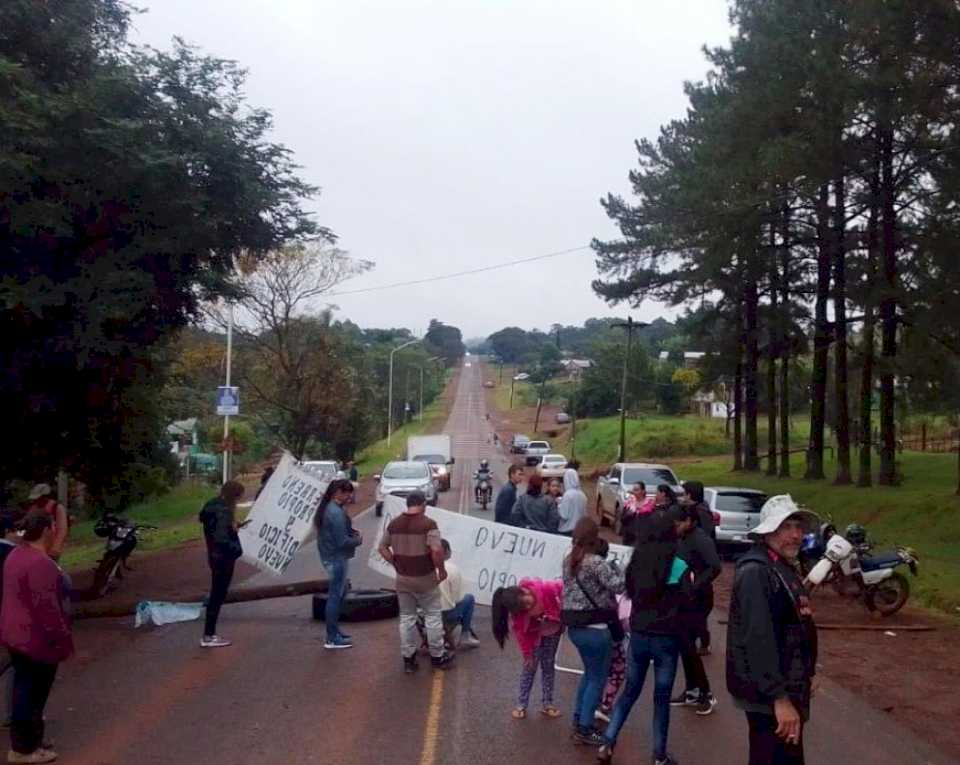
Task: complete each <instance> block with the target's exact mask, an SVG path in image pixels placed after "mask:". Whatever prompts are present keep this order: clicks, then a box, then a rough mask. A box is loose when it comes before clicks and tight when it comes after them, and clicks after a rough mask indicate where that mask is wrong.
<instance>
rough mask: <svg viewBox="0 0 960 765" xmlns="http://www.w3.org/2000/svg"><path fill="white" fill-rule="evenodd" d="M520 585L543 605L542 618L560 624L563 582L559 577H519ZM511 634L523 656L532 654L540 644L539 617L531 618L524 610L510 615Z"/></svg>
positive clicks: (528, 656) (526, 656)
mask: <svg viewBox="0 0 960 765" xmlns="http://www.w3.org/2000/svg"><path fill="white" fill-rule="evenodd" d="M519 584H520V586H521V587H523V588H525V589H527V590H530V591H531V592H532V593H533V594H534V597H536V599H537V602H538V603H540V604H542V605H543V616H542V619H543V620H547V621H551V622H556V623H557V625H559V624H560V608H561V605H562V603H563V582H562V581H561V580H560V579H550V580H545V579H521V580H520V582H519ZM510 621H511V625H510V626H511V628H512V629H513V636H514V637H515V638H516V640H517V645H518V646H520V652H521V653H522V654H523V655H524V658H530V657H531V656H533V652H534V651H535V650H536V649H537V646H538V645H540V637H541V634H542V633H541V626H542V625H541V618H537V619H531V618H530V616H529V614H528V613H527V612H526V611H521V612H520V613H517V614H512V615H511V617H510Z"/></svg>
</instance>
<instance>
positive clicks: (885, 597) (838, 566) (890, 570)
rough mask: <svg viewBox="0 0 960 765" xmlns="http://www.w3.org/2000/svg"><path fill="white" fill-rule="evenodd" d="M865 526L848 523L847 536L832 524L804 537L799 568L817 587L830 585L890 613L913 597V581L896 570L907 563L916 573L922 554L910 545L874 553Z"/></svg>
mask: <svg viewBox="0 0 960 765" xmlns="http://www.w3.org/2000/svg"><path fill="white" fill-rule="evenodd" d="M872 549H873V546H872V545H871V544H870V543H869V541H868V539H867V532H866V529H864V528H863V526H861V525H860V524H857V523H852V524H850V525H849V526H847V528H846V531H845V532H844V535H843V536H841V535H840V534H838V533H837V532H836V530H835V529H834V527H833V525H832V524H830V523H825V524H823V525H822V526H821V527H820V529H819V530H818V531H816V532H812V533H810V534H807V535H806V536H805V537H804V541H803V546H802V547H801V551H800V567H801V569H802V570H803V571H804V574H805V575H806V577H807V582H808V583H810V584H813V585H814V586H817V585H820V584H830V585H831V586H832V587H833V588H834V590H836V592H837V594H838V595H841V596H843V597H850V598H859V599H862V600H863V602H864V604H865V605H866V607H867V608H868V609H870V610H871V611H877V612H878V613H880V614H881V615H883V616H891V615H892V614H895V613H896V612H897V611H899V610H900V609H901V608H903V606H904V605H905V604H906V602H907V599H908V598H909V597H910V582H909V580H908V579H907V578H906V577H905V576H904V575H903V574H901V573H900V572H899V571H897V570H896V569H897V568H899V567H900V566H907V567H908V568H909V569H910V573H911V574H913V575H914V576H916V575H917V564H918V560H919V556H918V555H917V553H916V552H915V551H914V550H912V549H910V548H909V547H897V548H896V549H894V550H890V551H887V552H882V553H876V554H874V553H872V552H871V550H872Z"/></svg>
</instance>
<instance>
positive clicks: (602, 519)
mask: <svg viewBox="0 0 960 765" xmlns="http://www.w3.org/2000/svg"><path fill="white" fill-rule="evenodd" d="M597 523H599V524H600V525H601V526H606V525H607V514H606V513H605V512H604V511H603V500H602V499H601V498H600V495H599V494H598V495H597Z"/></svg>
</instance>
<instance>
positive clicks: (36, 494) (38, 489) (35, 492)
mask: <svg viewBox="0 0 960 765" xmlns="http://www.w3.org/2000/svg"><path fill="white" fill-rule="evenodd" d="M48 494H53V489H51V488H50V484H48V483H38V484H35V485H34V487H33V488H32V489H30V494H28V495H27V499H29V500H30V501H31V502H33V500H35V499H40V497H46V496H47V495H48Z"/></svg>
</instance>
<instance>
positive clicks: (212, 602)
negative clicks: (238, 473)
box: [199, 481, 244, 648]
mask: <svg viewBox="0 0 960 765" xmlns="http://www.w3.org/2000/svg"><path fill="white" fill-rule="evenodd" d="M243 491H244V489H243V484H242V483H240V482H239V481H227V482H226V483H225V484H224V485H223V486H222V487H221V489H220V493H219V494H218V495H217V496H216V497H214V498H213V499H211V500H210V501H209V502H207V503H206V504H205V505H204V506H203V509H202V510H201V511H200V516H199V521H200V523H202V524H203V538H204V540H205V541H206V543H207V563H208V564H209V565H210V597H209V598H207V615H206V619H205V621H204V626H203V637H202V638H200V646H201V647H202V648H223V647H225V646H228V645H230V641H229V640H225V639H224V638H222V637H220V636H219V635H218V634H217V620H218V619H219V618H220V608H221V607H222V606H223V602H224V601H225V600H226V598H227V591H228V590H229V589H230V582H231V581H232V580H233V570H234V567H235V566H236V563H237V558H239V557H240V556H241V555H243V547H242V546H241V545H240V537H239V535H238V534H237V529H239V528H240V526H239V525H238V524H237V520H236V517H235V513H236V509H237V502H239V501H240V497H242V496H243Z"/></svg>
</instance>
